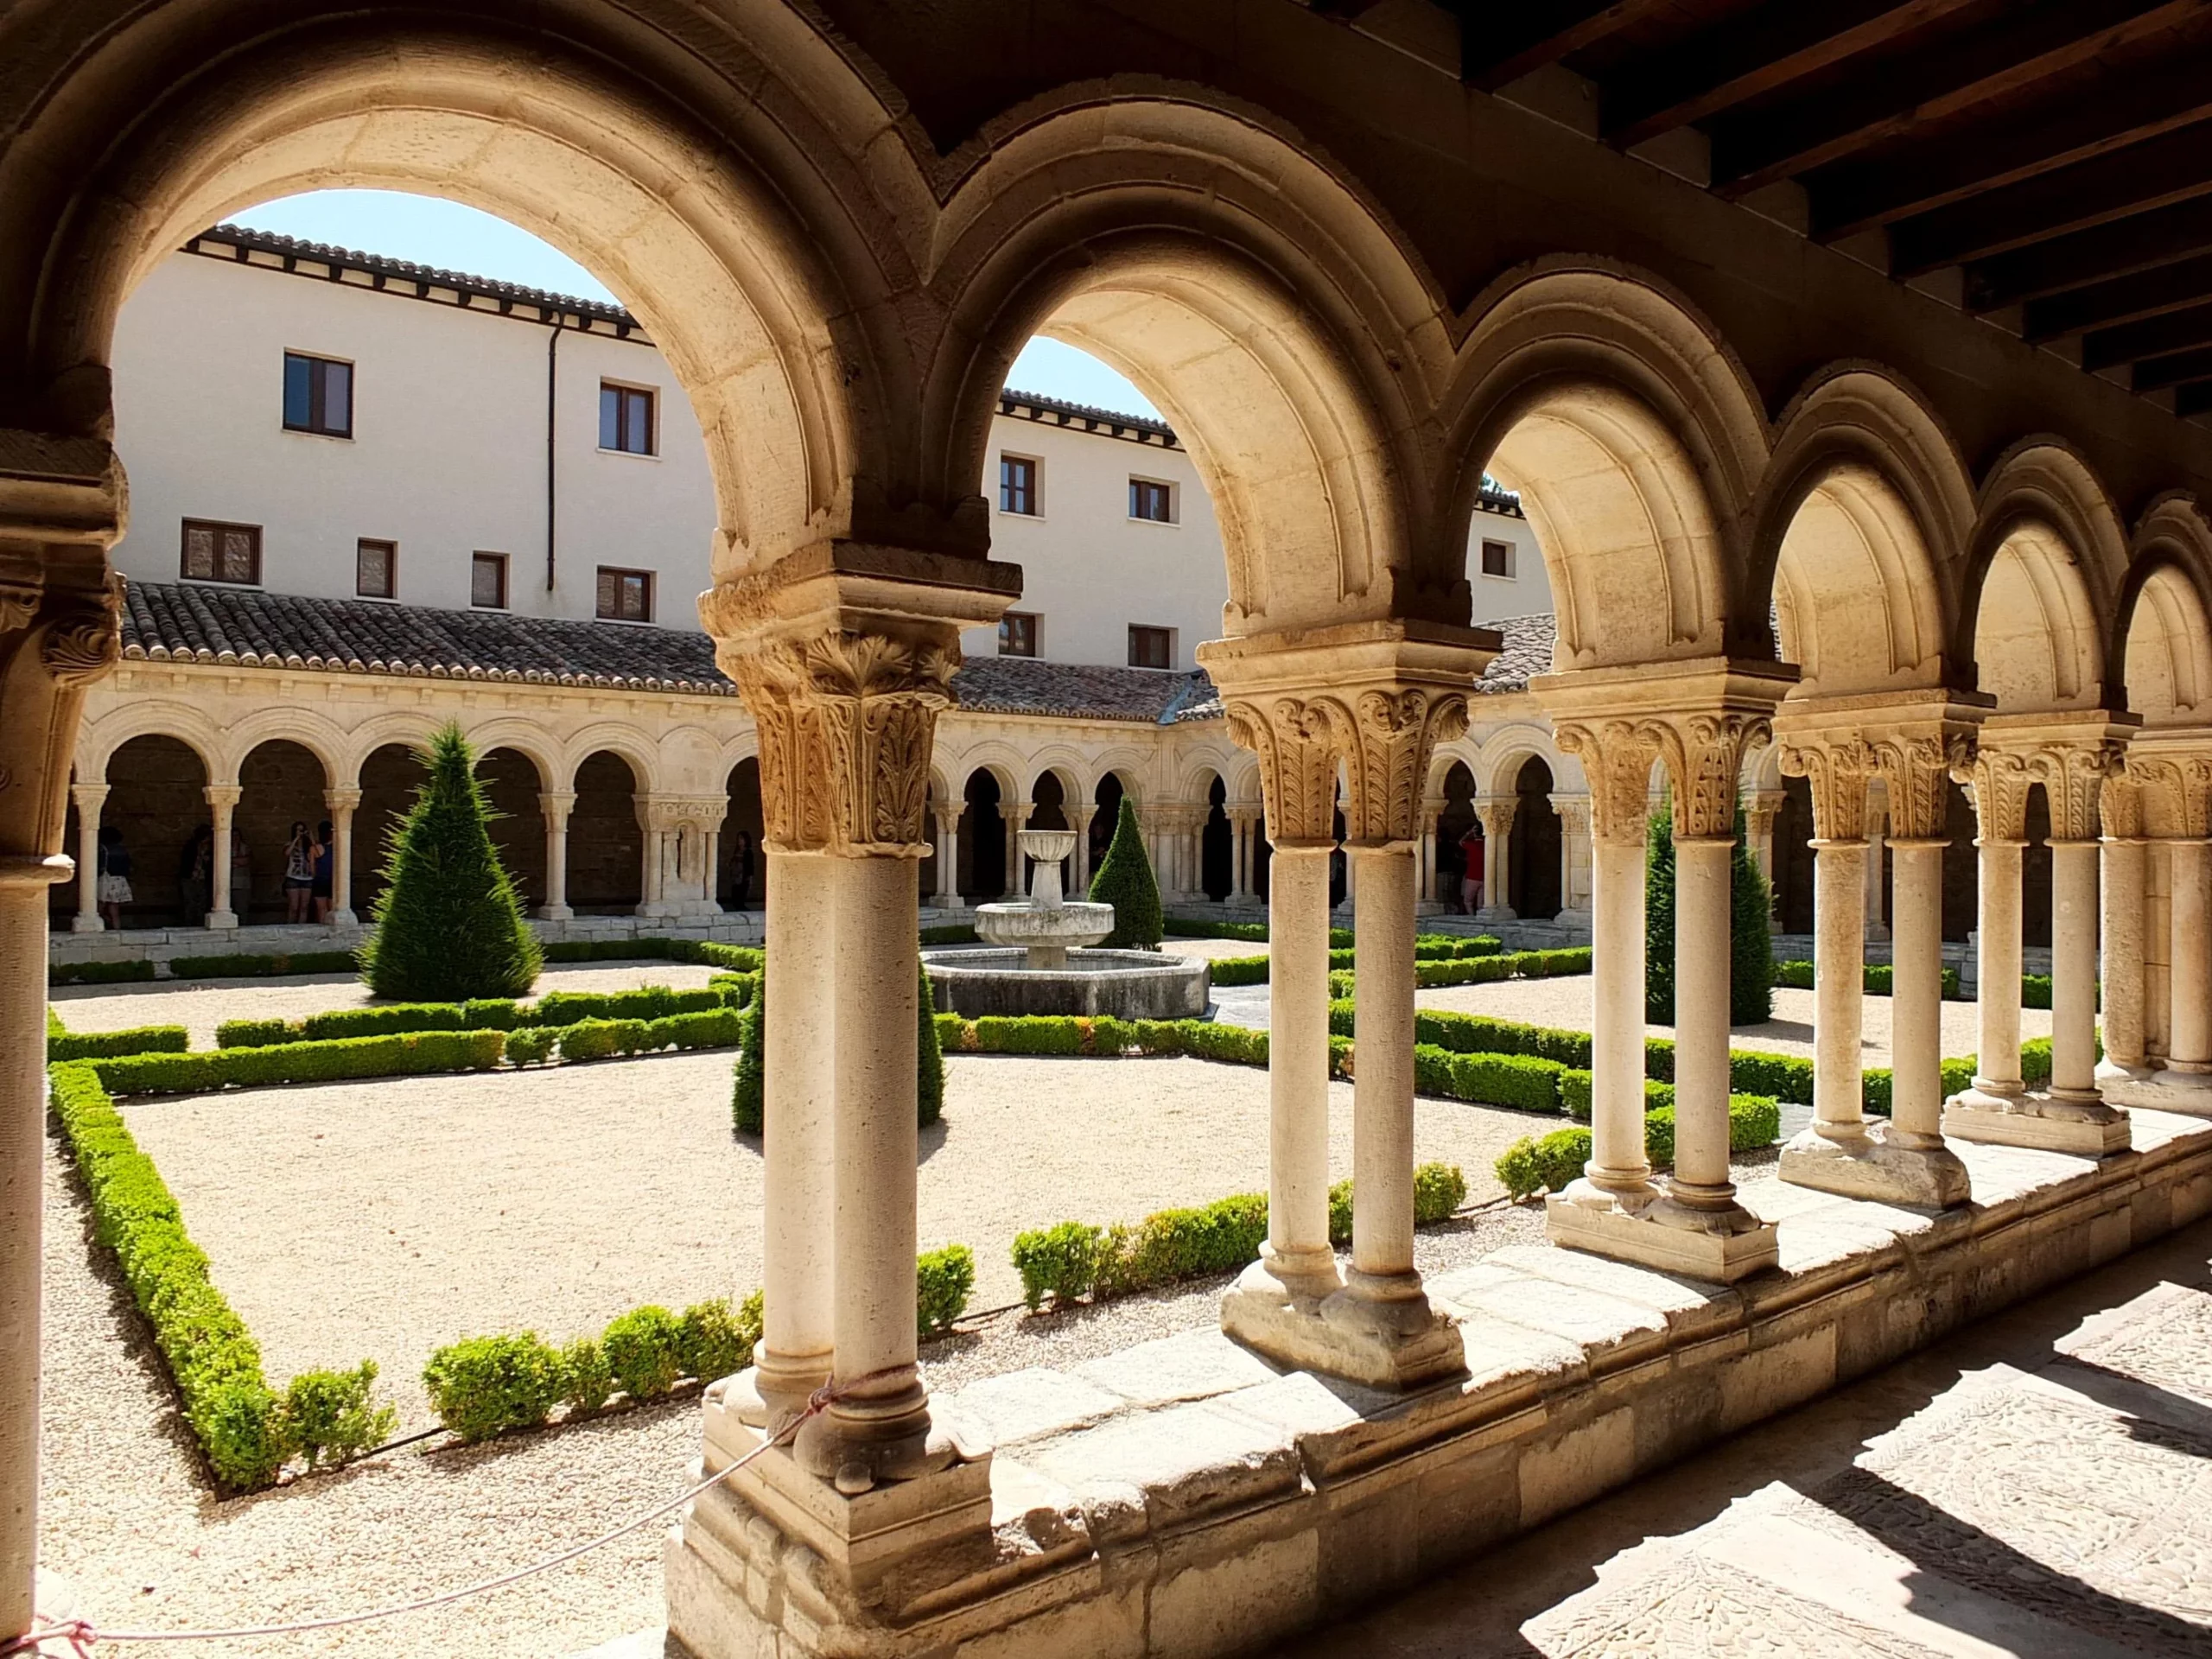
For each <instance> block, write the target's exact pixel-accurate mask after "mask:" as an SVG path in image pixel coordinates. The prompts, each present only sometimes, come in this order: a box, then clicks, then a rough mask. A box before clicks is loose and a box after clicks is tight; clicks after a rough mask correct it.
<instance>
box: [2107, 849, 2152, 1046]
mask: <svg viewBox="0 0 2212 1659" xmlns="http://www.w3.org/2000/svg"><path fill="white" fill-rule="evenodd" d="M2103 849H2104V880H2103V893H2102V897H2103V901H2104V918H2103V927H2102V929H2101V932H2102V935H2103V947H2104V948H2103V950H2102V953H2101V958H2102V963H2103V969H2102V975H2101V977H2102V979H2103V982H2104V1005H2105V1006H2104V1039H2105V1045H2104V1046H2105V1069H2104V1070H2103V1071H2101V1073H2100V1075H2111V1076H2115V1077H2139V1076H2141V1075H2142V1074H2143V1070H2144V1053H2143V1045H2144V1020H2143V999H2144V995H2145V987H2144V978H2145V976H2144V969H2143V889H2144V866H2145V862H2146V861H2147V860H2148V856H2149V849H2147V848H2146V847H2145V846H2144V844H2143V842H2142V841H2141V840H2140V839H2139V838H2138V837H2135V836H2112V837H2108V838H2107V840H2106V841H2105V842H2103Z"/></svg>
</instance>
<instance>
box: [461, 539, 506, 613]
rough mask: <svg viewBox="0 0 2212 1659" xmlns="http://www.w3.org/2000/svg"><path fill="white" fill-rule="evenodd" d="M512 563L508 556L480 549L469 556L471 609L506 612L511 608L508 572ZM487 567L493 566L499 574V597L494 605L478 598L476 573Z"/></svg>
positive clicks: (469, 601)
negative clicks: (508, 600)
mask: <svg viewBox="0 0 2212 1659" xmlns="http://www.w3.org/2000/svg"><path fill="white" fill-rule="evenodd" d="M510 563H511V561H510V560H509V558H508V556H507V555H506V554H505V553H493V552H490V551H487V550H485V549H483V548H478V549H476V550H474V551H473V552H471V553H470V554H469V556H468V608H469V609H471V610H473V611H504V610H506V609H508V608H509V606H508V602H507V572H508V569H509V566H510ZM486 565H489V566H491V567H492V568H493V569H497V570H498V571H499V599H498V600H497V601H495V602H494V603H493V604H489V605H486V603H485V602H484V601H482V600H480V599H479V598H477V597H476V572H477V571H478V570H479V569H481V568H483V567H484V566H486Z"/></svg>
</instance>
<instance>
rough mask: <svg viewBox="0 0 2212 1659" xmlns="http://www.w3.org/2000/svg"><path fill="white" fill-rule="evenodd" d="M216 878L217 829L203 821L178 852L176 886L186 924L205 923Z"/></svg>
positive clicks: (200, 924)
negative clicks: (211, 889)
mask: <svg viewBox="0 0 2212 1659" xmlns="http://www.w3.org/2000/svg"><path fill="white" fill-rule="evenodd" d="M214 879H215V832H214V831H213V829H209V828H208V827H207V825H206V824H204V823H203V824H201V825H200V827H199V828H198V829H194V831H193V832H192V834H191V835H190V836H188V837H187V838H186V841H185V843H184V850H183V851H182V852H181V853H180V854H178V855H177V861H176V888H177V893H178V894H179V896H180V899H181V903H182V905H183V906H184V924H185V925H186V926H187V927H200V926H204V925H206V924H207V893H208V884H209V883H210V882H211V881H213V880H214Z"/></svg>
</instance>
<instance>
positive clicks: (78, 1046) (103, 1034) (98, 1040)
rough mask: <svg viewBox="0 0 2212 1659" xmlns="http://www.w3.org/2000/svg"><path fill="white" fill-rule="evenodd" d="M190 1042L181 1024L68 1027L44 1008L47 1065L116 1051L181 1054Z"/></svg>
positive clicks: (190, 1039)
mask: <svg viewBox="0 0 2212 1659" xmlns="http://www.w3.org/2000/svg"><path fill="white" fill-rule="evenodd" d="M191 1046H192V1033H190V1032H188V1031H187V1030H186V1029H185V1028H184V1027H182V1026H133V1027H130V1028H129V1029H127V1030H124V1031H71V1030H70V1029H69V1028H68V1027H66V1026H64V1025H63V1024H62V1023H61V1019H60V1015H58V1014H55V1013H54V1010H53V1009H52V1008H48V1010H47V1011H46V1058H47V1063H48V1065H54V1064H58V1063H59V1062H60V1061H63V1060H92V1059H105V1058H109V1057H111V1056H113V1055H118V1054H181V1053H183V1052H185V1051H186V1050H187V1049H188V1048H190V1047H191Z"/></svg>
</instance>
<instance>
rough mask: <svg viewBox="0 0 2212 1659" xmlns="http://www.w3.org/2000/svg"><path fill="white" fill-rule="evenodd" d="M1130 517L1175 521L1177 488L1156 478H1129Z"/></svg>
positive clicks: (1156, 522)
mask: <svg viewBox="0 0 2212 1659" xmlns="http://www.w3.org/2000/svg"><path fill="white" fill-rule="evenodd" d="M1129 517H1130V518H1143V519H1147V520H1149V521H1150V522H1151V523H1153V524H1173V523H1174V522H1175V489H1174V486H1173V485H1171V484H1162V483H1161V482H1160V480H1158V479H1155V478H1133V479H1131V480H1129Z"/></svg>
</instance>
